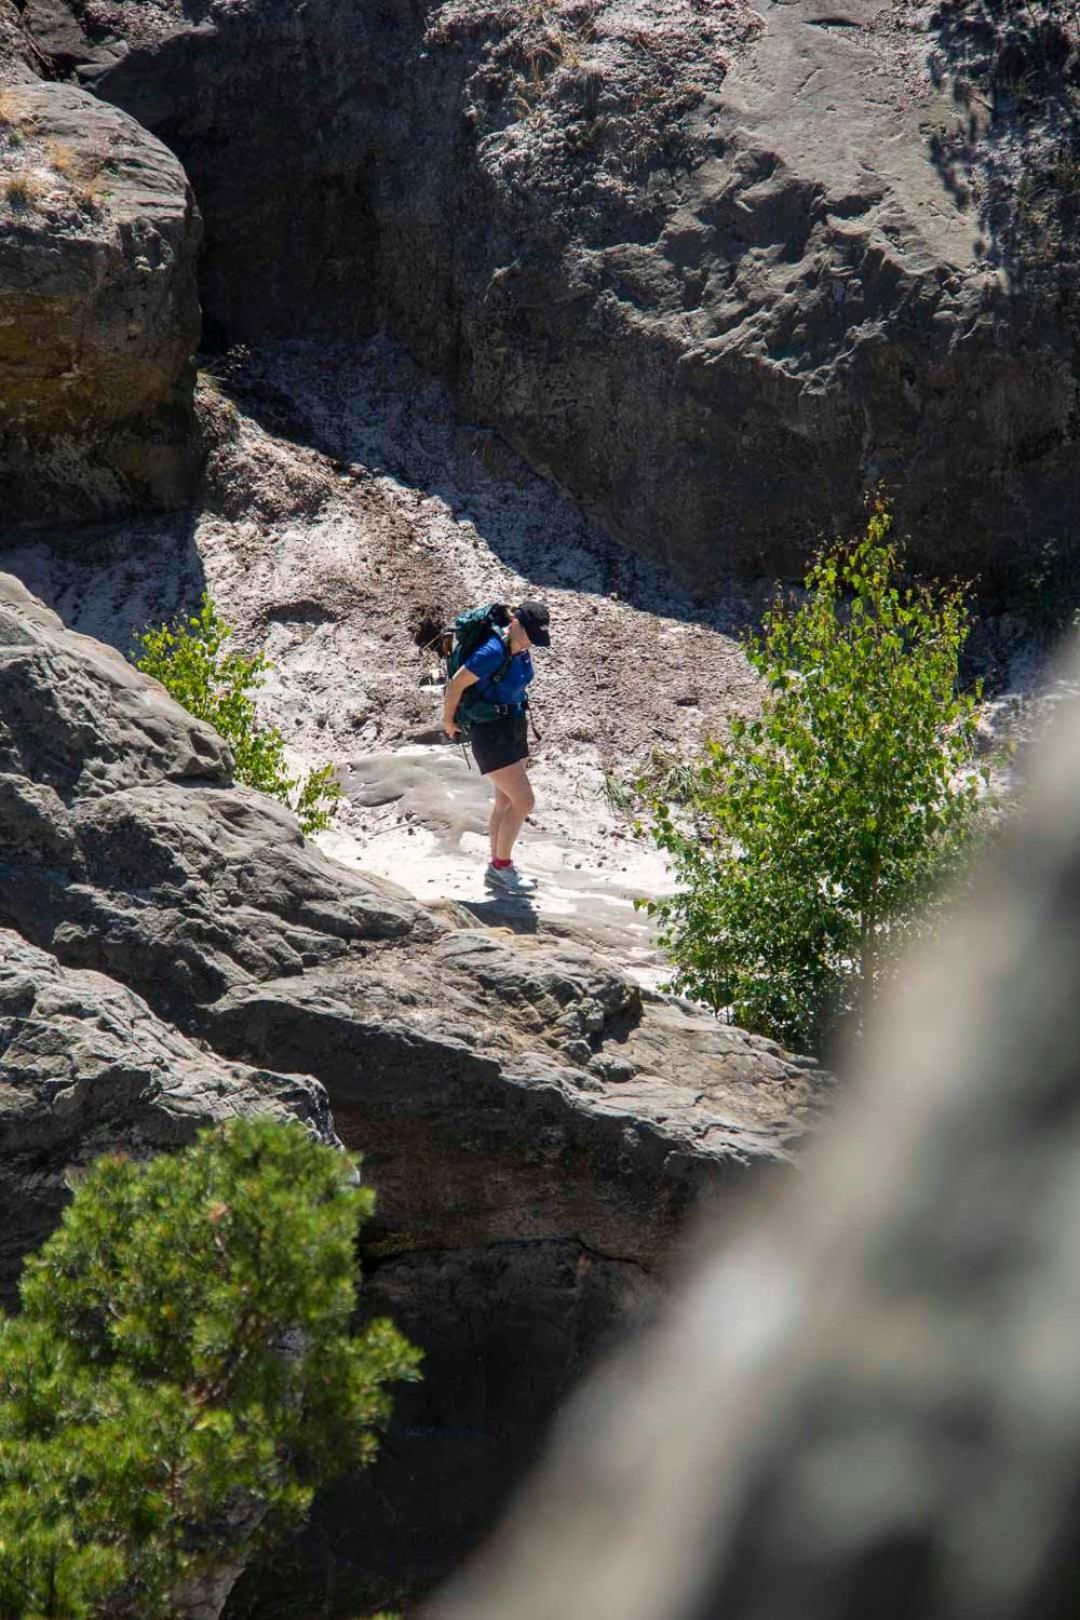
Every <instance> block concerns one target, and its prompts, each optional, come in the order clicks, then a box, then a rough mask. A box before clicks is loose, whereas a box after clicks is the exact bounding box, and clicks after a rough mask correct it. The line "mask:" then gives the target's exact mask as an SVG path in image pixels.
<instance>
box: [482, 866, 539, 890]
mask: <svg viewBox="0 0 1080 1620" xmlns="http://www.w3.org/2000/svg"><path fill="white" fill-rule="evenodd" d="M484 882H485V883H486V884H487V886H488V888H489V889H505V890H506V892H507V894H532V892H533V890H534V889H535V888H536V879H535V878H534V877H527V876H526V875H525V873H524V872H519V871H518V869H517V867H516V866H489V867H488V869H487V871H486V872H485V873H484Z"/></svg>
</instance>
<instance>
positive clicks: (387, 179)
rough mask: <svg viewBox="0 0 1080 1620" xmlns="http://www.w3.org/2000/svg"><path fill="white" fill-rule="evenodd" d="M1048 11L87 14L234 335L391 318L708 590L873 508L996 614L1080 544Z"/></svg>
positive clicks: (1072, 135) (636, 538)
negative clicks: (1014, 590)
mask: <svg viewBox="0 0 1080 1620" xmlns="http://www.w3.org/2000/svg"><path fill="white" fill-rule="evenodd" d="M1043 12H1046V13H1047V15H1048V16H1049V15H1050V14H1051V13H1053V14H1054V15H1055V16H1058V15H1062V14H1061V12H1060V8H1058V7H1055V6H1053V5H1049V4H1048V3H1047V0H1039V4H1038V5H1037V6H1036V8H1035V11H1034V12H1032V11H1031V8H1029V14H1030V17H1034V18H1035V21H1034V23H1031V24H1030V26H1029V22H1017V23H1016V24H1015V26H1014V24H1013V23H1011V22H1010V21H1009V18H1008V16H1007V15H1004V14H1002V13H1001V8H997V9H995V8H990V9H989V10H988V11H987V10H986V9H985V8H983V7H982V6H981V4H978V3H977V0H970V3H963V4H959V5H954V6H952V7H951V8H942V9H941V10H940V11H937V10H935V9H934V8H933V7H932V6H931V5H929V4H928V3H925V4H924V3H919V4H916V3H914V0H911V3H905V4H903V5H901V4H892V3H889V0H849V3H848V4H845V5H843V6H841V7H840V8H839V9H837V7H835V6H833V7H831V8H830V7H828V6H823V5H821V4H818V3H816V0H795V3H789V0H763V3H762V5H761V7H760V8H759V10H758V11H754V10H751V9H750V8H749V6H746V5H741V4H740V5H729V4H726V3H724V4H721V3H720V0H715V3H713V0H701V3H699V0H694V3H693V4H691V0H666V3H664V4H662V5H657V4H653V3H651V0H639V3H635V4H634V5H631V6H629V7H627V6H623V5H615V4H607V3H603V0H563V3H561V4H558V5H553V6H551V7H544V8H537V7H534V6H529V5H511V6H504V7H498V8H489V7H486V6H485V5H483V4H482V3H481V0H447V3H445V4H443V5H441V6H437V7H436V6H432V7H425V8H421V9H419V10H417V9H416V8H411V7H400V6H396V5H394V4H391V3H387V4H370V5H368V6H366V7H362V8H357V7H355V6H349V5H345V4H344V3H342V0H315V3H312V4H308V5H305V6H303V7H296V6H294V5H293V4H292V3H291V0H243V3H241V4H236V3H234V0H229V3H227V4H226V3H225V0H220V3H216V4H215V3H211V4H208V5H207V6H206V7H205V8H201V9H200V10H199V12H198V15H197V16H196V15H195V14H189V11H188V10H187V9H185V8H181V7H180V6H179V5H176V4H173V3H171V0H162V3H161V4H156V5H155V6H153V7H151V8H146V7H143V6H141V5H140V6H135V5H125V4H119V5H116V6H111V7H109V8H108V10H107V12H106V11H105V10H102V9H98V10H94V9H92V8H87V9H86V10H85V11H84V12H83V14H82V16H83V24H84V38H85V47H84V54H85V60H84V61H83V62H82V63H81V64H80V65H79V67H78V69H77V70H78V71H79V73H80V74H81V75H82V76H83V78H84V80H85V82H87V83H89V84H92V85H93V87H94V88H95V90H96V92H97V94H98V95H100V96H102V97H104V98H105V99H107V100H111V101H113V102H115V103H116V104H117V105H119V106H122V107H124V108H125V109H127V110H128V111H129V112H131V113H132V114H134V116H135V117H136V118H138V119H139V120H140V121H141V122H142V123H144V124H145V125H146V126H147V127H148V128H150V129H152V130H154V131H155V132H156V133H157V134H159V135H160V136H161V137H162V139H163V140H165V141H166V143H167V144H168V145H170V146H171V147H172V148H173V150H175V151H176V152H177V153H178V154H179V155H180V157H181V158H182V159H183V161H184V163H185V164H186V166H187V168H188V171H189V173H190V175H191V177H192V180H193V182H194V185H195V189H196V193H197V195H198V197H199V199H200V203H201V206H202V208H203V211H204V213H205V216H206V220H207V246H206V255H205V259H204V265H203V277H202V290H203V299H204V304H205V307H206V311H207V322H208V325H207V330H208V332H209V333H210V334H211V335H212V336H215V337H216V338H217V339H218V340H219V341H222V342H226V341H237V340H241V341H245V342H250V341H252V340H254V339H256V338H258V337H261V336H263V335H265V334H267V333H276V334H284V335H300V334H308V335H326V334H333V335H336V336H347V335H350V334H355V333H357V332H360V331H367V330H371V329H372V328H373V327H374V326H376V325H377V324H379V323H389V324H390V325H391V326H392V327H393V328H394V329H395V330H396V331H397V332H398V333H399V334H400V335H403V336H404V337H405V338H406V339H407V340H408V341H409V342H410V343H412V344H413V345H414V346H415V348H416V349H417V351H418V352H419V353H420V354H421V355H422V357H423V358H424V359H425V360H426V361H427V362H428V363H429V364H431V365H433V366H434V367H436V368H437V369H439V370H440V371H442V372H443V373H444V374H445V375H447V376H449V377H450V378H451V379H452V380H453V382H454V384H455V387H456V389H457V392H458V395H459V398H460V400H461V401H463V402H464V404H465V406H466V408H467V409H468V410H470V411H471V412H473V413H474V414H475V415H477V416H479V417H481V418H483V419H484V420H486V421H488V422H490V423H493V424H494V425H496V426H497V427H499V428H500V429H501V430H502V431H503V432H504V433H505V434H506V435H507V436H508V437H509V438H511V439H512V440H513V442H514V443H515V444H516V445H517V446H518V447H519V448H521V449H523V450H524V451H525V452H526V453H527V454H528V455H529V457H530V458H531V459H532V461H533V462H534V464H536V465H538V466H540V467H541V468H543V469H546V470H550V471H551V472H553V473H554V474H555V475H556V476H557V477H558V478H559V479H560V480H562V481H563V482H564V483H565V484H567V485H569V486H570V487H571V488H572V489H573V490H574V491H575V492H576V493H577V494H579V495H580V496H582V497H584V498H586V499H587V500H588V501H589V502H590V503H591V504H592V505H593V506H594V507H595V509H596V510H597V511H598V512H599V513H600V514H601V515H602V517H603V518H604V519H605V521H607V522H608V523H609V525H610V526H611V527H612V529H613V530H614V531H615V532H616V533H617V534H619V535H620V536H621V537H622V538H623V539H625V540H627V541H628V542H629V543H630V544H632V545H633V546H636V547H638V548H639V549H641V550H643V551H646V552H648V553H649V554H650V555H653V556H656V557H659V558H661V559H663V560H667V561H670V563H671V564H672V565H673V566H674V567H675V568H676V569H677V570H678V571H679V572H680V573H681V574H682V575H683V577H684V578H686V579H688V580H692V581H693V583H694V584H695V585H696V586H698V587H702V588H706V589H707V588H709V587H710V586H711V585H714V584H715V583H716V582H717V580H718V579H719V578H722V577H723V576H724V575H726V574H730V573H731V572H732V571H736V572H739V571H741V572H744V573H746V572H750V573H754V572H758V571H775V570H777V569H780V570H788V569H790V568H792V567H793V566H794V565H795V563H796V561H797V559H798V558H799V557H800V556H802V555H803V554H805V551H806V549H807V548H808V546H809V545H811V544H812V543H813V542H814V540H815V539H816V537H817V535H818V534H819V532H820V531H821V529H823V528H824V529H826V530H829V529H833V528H835V527H838V526H842V525H847V524H848V523H850V522H852V521H854V520H855V519H856V518H857V516H858V509H859V501H860V496H861V492H862V490H863V489H864V488H865V487H866V486H867V485H868V484H872V483H875V482H876V481H878V480H879V479H885V480H887V481H888V482H889V483H890V484H891V485H892V486H893V487H894V488H895V489H896V491H897V493H898V495H899V498H900V503H901V515H902V518H903V519H904V520H905V521H906V522H909V523H910V524H911V525H912V528H913V531H914V536H915V543H916V550H917V555H918V559H919V561H921V562H922V563H924V564H929V565H931V566H934V567H937V568H944V569H955V568H960V569H962V570H963V571H964V572H965V573H975V572H978V573H981V574H982V575H983V576H984V580H985V582H986V583H988V584H992V583H993V581H994V579H995V578H996V579H998V580H1000V579H1002V578H1005V577H1009V576H1010V574H1012V575H1015V572H1016V570H1017V568H1018V566H1020V565H1021V564H1022V563H1023V561H1024V559H1026V558H1030V557H1031V556H1032V555H1033V554H1034V553H1035V552H1036V551H1037V550H1038V549H1039V547H1040V546H1043V545H1045V544H1046V543H1051V544H1056V545H1058V546H1061V545H1063V544H1065V540H1064V537H1065V536H1066V535H1067V534H1068V533H1069V532H1070V530H1071V527H1072V525H1073V523H1074V522H1075V514H1076V499H1077V485H1076V465H1077V462H1076V457H1075V454H1074V453H1073V445H1074V439H1075V409H1074V401H1075V391H1076V378H1075V366H1074V349H1075V337H1076V330H1075V318H1074V309H1075V281H1076V278H1075V273H1074V271H1075V258H1076V254H1075V242H1076V230H1075V219H1074V217H1073V216H1074V214H1075V208H1074V207H1072V205H1071V203H1070V202H1069V198H1070V197H1071V196H1072V194H1073V191H1074V190H1075V188H1073V187H1072V181H1071V179H1070V176H1071V175H1072V174H1073V173H1074V171H1075V163H1076V156H1077V153H1076V150H1075V148H1076V142H1077V130H1078V128H1080V124H1078V121H1077V115H1076V111H1077V89H1076V73H1077V63H1078V61H1080V53H1078V42H1077V38H1076V30H1075V23H1074V22H1073V21H1072V20H1070V19H1069V18H1068V17H1065V20H1064V22H1063V23H1061V24H1060V25H1057V24H1055V25H1054V27H1055V28H1056V32H1053V30H1050V31H1049V32H1047V31H1046V30H1043V31H1040V27H1041V25H1039V23H1038V16H1041V15H1042V13H1043ZM1036 13H1038V16H1036ZM1049 26H1050V25H1049V24H1048V25H1047V28H1048V29H1049ZM30 28H31V32H33V28H34V24H33V18H32V17H31V19H30ZM1014 35H1016V36H1017V37H1016V38H1014V37H1013V36H1014ZM1029 36H1030V37H1029ZM35 37H37V38H38V39H39V42H40V43H41V44H42V45H43V46H44V44H45V36H44V35H43V34H41V33H40V31H39V33H38V35H37V36H35ZM1018 40H1019V43H1018ZM103 50H106V51H107V52H109V53H111V54H107V55H106V56H105V57H104V58H103V57H102V55H101V53H102V51H103ZM69 54H70V53H69ZM1024 63H1026V64H1027V65H1026V66H1024V65H1023V64H1024ZM1010 64H1011V65H1010ZM1010 74H1011V75H1012V77H1010V76H1009V75H1010ZM1020 85H1026V86H1027V87H1028V88H1027V91H1026V92H1022V91H1021V90H1020V89H1018V86H1020ZM1025 94H1026V95H1027V97H1028V99H1027V100H1025V99H1024V96H1025ZM1025 176H1026V179H1025ZM1025 187H1026V190H1025V189H1024V188H1025ZM1018 188H1019V189H1018ZM1070 188H1071V189H1070Z"/></svg>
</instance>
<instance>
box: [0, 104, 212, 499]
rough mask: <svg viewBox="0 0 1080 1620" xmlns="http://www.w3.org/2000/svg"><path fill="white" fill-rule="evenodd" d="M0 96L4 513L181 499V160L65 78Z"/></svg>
mask: <svg viewBox="0 0 1080 1620" xmlns="http://www.w3.org/2000/svg"><path fill="white" fill-rule="evenodd" d="M2 95H3V102H2V106H0V164H2V177H0V480H2V482H3V489H4V497H5V504H4V519H5V521H6V522H7V523H19V522H20V521H25V522H42V521H46V520H49V519H51V518H55V517H57V516H60V517H73V518H93V517H101V516H104V515H108V514H113V513H118V512H124V511H128V510H131V509H136V508H139V507H144V506H149V507H154V506H176V505H178V504H181V503H182V502H183V501H184V499H185V498H186V497H187V495H188V494H189V493H190V491H191V488H192V480H193V475H194V471H195V467H194V462H193V454H192V448H191V446H192V442H193V440H192V424H193V417H192V391H193V383H194V370H193V367H192V353H193V351H194V349H195V345H196V343H197V341H198V337H199V305H198V296H197V290H196V283H195V261H196V255H197V252H198V246H199V238H200V223H199V217H198V213H197V211H196V209H195V204H194V200H193V198H192V193H191V188H190V186H189V185H188V183H187V180H186V178H185V175H184V171H183V169H182V168H181V167H180V164H179V163H178V162H177V160H176V158H175V157H173V155H172V154H171V153H170V152H168V151H166V149H165V147H164V146H162V144H161V142H160V141H157V140H155V139H154V137H153V136H152V135H149V134H148V133H147V132H146V131H145V130H144V129H141V128H140V127H139V125H138V124H136V123H135V121H134V120H133V119H131V118H129V117H127V116H126V115H125V114H123V113H121V112H119V111H118V110H117V109H116V108H113V107H108V106H106V105H104V104H103V103H101V102H100V101H98V100H96V99H94V98H93V97H91V96H89V95H87V94H86V93H85V92H84V91H81V90H77V89H75V88H74V87H72V86H70V85H65V84H37V83H34V84H25V83H24V84H18V85H15V86H12V87H10V88H8V89H6V90H4V91H3V92H2Z"/></svg>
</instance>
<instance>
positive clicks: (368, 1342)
mask: <svg viewBox="0 0 1080 1620" xmlns="http://www.w3.org/2000/svg"><path fill="white" fill-rule="evenodd" d="M354 1182H355V1168H354V1165H353V1164H352V1162H351V1161H350V1160H349V1159H348V1158H346V1157H345V1156H344V1155H342V1154H339V1153H336V1152H334V1151H333V1150H331V1149H330V1148H326V1147H323V1146H321V1145H320V1144H319V1143H317V1142H315V1141H314V1140H312V1138H311V1137H309V1135H308V1134H307V1132H306V1131H305V1130H304V1128H303V1127H302V1126H300V1125H299V1124H296V1123H290V1124H281V1123H278V1122H276V1121H272V1120H268V1119H255V1120H237V1121H234V1122H232V1123H231V1124H230V1125H229V1126H227V1127H226V1128H224V1129H222V1130H219V1131H214V1132H204V1133H203V1134H202V1135H201V1136H200V1137H199V1139H198V1141H197V1143H196V1144H195V1146H194V1147H192V1148H190V1149H188V1150H187V1151H185V1152H183V1153H180V1154H177V1155H175V1156H167V1155H163V1156H161V1157H159V1158H157V1159H154V1160H153V1161H151V1162H150V1163H149V1164H136V1163H133V1162H131V1161H130V1160H127V1159H125V1158H122V1157H119V1156H114V1157H110V1158H104V1159H101V1160H99V1161H98V1162H97V1164H96V1165H95V1166H94V1167H93V1168H92V1169H91V1170H90V1171H89V1172H88V1174H87V1175H86V1176H85V1179H83V1180H82V1181H81V1182H80V1184H79V1185H78V1186H77V1188H76V1190H75V1196H74V1199H73V1201H72V1202H71V1204H70V1205H69V1206H68V1208H67V1210H66V1211H65V1213H64V1217H63V1220H62V1222H61V1224H60V1226H59V1228H58V1229H57V1231H56V1232H55V1233H54V1234H53V1236H52V1237H51V1238H50V1239H49V1240H48V1242H47V1243H46V1244H45V1245H44V1247H43V1248H42V1250H41V1251H40V1253H39V1254H38V1255H37V1256H36V1257H34V1258H32V1259H31V1260H30V1261H28V1263H27V1265H26V1268H25V1271H24V1275H23V1281H22V1285H21V1292H22V1301H23V1314H22V1315H21V1316H20V1317H18V1318H15V1319H6V1318H0V1617H2V1620H17V1617H18V1620H60V1617H63V1620H81V1617H83V1616H99V1615H104V1614H109V1615H131V1616H138V1617H139V1620H153V1617H156V1616H165V1615H169V1614H173V1613H175V1612H177V1608H178V1593H181V1592H182V1590H183V1587H184V1584H185V1582H188V1581H190V1580H192V1579H193V1578H196V1577H197V1576H198V1575H199V1574H200V1573H201V1572H203V1571H206V1570H208V1569H213V1568H214V1567H215V1566H216V1565H219V1564H220V1563H221V1562H222V1561H223V1559H224V1560H225V1561H232V1560H233V1559H235V1558H236V1556H237V1553H238V1550H239V1552H240V1553H241V1555H243V1554H244V1553H246V1552H248V1551H250V1550H251V1549H252V1548H254V1546H255V1545H256V1543H257V1542H258V1541H259V1540H260V1539H261V1538H264V1537H265V1536H267V1535H268V1534H271V1533H280V1531H281V1529H282V1528H283V1527H285V1526H288V1525H293V1524H296V1523H298V1522H299V1521H300V1520H301V1519H302V1518H303V1516H304V1514H305V1513H306V1512H307V1509H308V1507H309V1505H310V1502H311V1498H312V1495H313V1493H314V1491H315V1489H316V1488H317V1486H318V1485H319V1484H320V1483H322V1482H323V1481H324V1480H326V1479H328V1478H330V1477H332V1476H333V1475H335V1474H337V1473H340V1472H342V1471H343V1470H345V1469H347V1468H351V1467H356V1466H358V1465H362V1464H364V1463H367V1462H369V1461H370V1460H371V1458H372V1456H373V1454H374V1451H375V1444H376V1442H375V1435H374V1430H375V1428H376V1427H377V1426H378V1425H379V1424H380V1423H381V1422H383V1421H384V1420H385V1418H386V1417H387V1415H388V1412H389V1398H388V1396H387V1395H386V1393H385V1389H384V1386H385V1385H386V1383H387V1382H388V1381H390V1380H392V1379H401V1378H405V1379H411V1378H415V1377H416V1376H417V1371H416V1368H417V1363H418V1355H417V1352H416V1351H415V1350H413V1349H412V1348H411V1347H410V1346H409V1345H408V1344H406V1342H405V1341H404V1340H403V1339H402V1338H401V1337H400V1335H399V1334H397V1333H396V1332H395V1330H394V1328H393V1327H392V1326H391V1325H390V1323H389V1322H385V1321H378V1322H374V1323H372V1324H371V1325H370V1326H369V1327H367V1328H366V1329H365V1330H364V1331H363V1332H361V1333H359V1334H352V1333H351V1332H350V1318H351V1316H352V1313H353V1310H354V1307H355V1272H356V1261H355V1242H356V1235H357V1230H358V1227H359V1225H360V1222H361V1221H362V1220H363V1219H364V1218H365V1217H366V1216H367V1215H369V1214H370V1212H371V1209H372V1207H373V1195H372V1194H371V1192H370V1191H368V1190H367V1189H366V1188H361V1187H359V1186H357V1185H354Z"/></svg>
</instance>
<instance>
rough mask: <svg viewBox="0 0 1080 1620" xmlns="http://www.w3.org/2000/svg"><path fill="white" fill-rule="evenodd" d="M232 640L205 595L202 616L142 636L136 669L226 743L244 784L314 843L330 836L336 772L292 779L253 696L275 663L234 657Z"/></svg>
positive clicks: (281, 745) (326, 769) (324, 769)
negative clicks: (278, 807) (286, 811)
mask: <svg viewBox="0 0 1080 1620" xmlns="http://www.w3.org/2000/svg"><path fill="white" fill-rule="evenodd" d="M232 633H233V632H232V629H231V627H230V626H229V625H227V624H226V623H225V622H224V620H223V619H222V618H221V617H220V616H219V614H218V612H217V609H216V608H215V607H214V604H213V602H212V601H211V599H210V597H209V595H207V593H206V592H205V591H204V592H203V595H202V600H201V603H200V606H199V611H198V613H196V614H193V615H192V616H191V617H189V618H187V619H182V620H177V621H176V622H175V623H174V624H172V625H166V624H163V625H161V626H160V627H159V628H158V629H157V630H147V631H145V632H144V633H143V634H142V635H137V636H136V638H135V640H136V642H137V643H138V645H139V647H141V649H142V652H141V654H140V656H139V657H138V658H137V659H136V660H135V663H136V667H137V668H138V669H141V670H142V671H143V673H144V674H146V675H152V676H153V677H154V679H155V680H158V681H160V682H161V684H162V686H164V687H165V688H166V690H167V691H169V692H170V693H171V694H172V696H173V697H174V698H175V699H176V701H177V702H178V703H180V704H182V705H183V706H184V708H185V709H187V710H188V712H189V714H193V715H194V716H195V718H196V719H197V720H205V721H206V722H207V724H208V725H211V726H213V727H214V730H215V731H217V732H219V733H220V735H221V736H222V737H224V739H225V741H226V742H227V743H228V744H229V747H230V748H231V749H232V752H233V759H234V761H235V770H236V779H237V781H238V782H244V783H246V784H247V786H248V787H253V788H258V789H259V790H260V791H261V792H262V793H269V794H270V796H271V797H272V798H274V799H280V801H281V803H282V804H287V805H289V806H290V808H291V809H293V810H294V811H295V812H296V816H297V819H298V820H299V822H300V827H301V830H302V831H303V832H304V833H305V834H306V835H307V836H308V837H310V836H311V835H312V834H313V833H317V832H324V831H325V829H326V828H327V827H329V825H330V823H331V821H332V819H333V814H334V801H335V800H336V799H340V798H341V786H340V784H339V782H338V781H337V779H336V777H335V775H334V767H333V766H332V765H322V766H320V767H319V768H318V769H317V770H314V771H309V773H308V775H307V776H306V777H305V778H304V779H303V781H300V780H298V779H296V778H294V777H291V776H290V775H289V772H288V769H287V767H286V764H285V739H284V738H283V737H282V735H281V732H280V731H279V730H278V729H277V727H276V726H260V725H259V724H258V722H257V720H256V718H255V699H254V696H253V694H254V693H255V692H257V691H258V689H259V687H260V686H262V685H263V682H264V679H265V676H266V673H267V671H268V670H269V669H270V667H271V666H270V663H269V660H268V659H267V658H266V656H265V655H264V654H263V653H254V654H252V655H251V656H250V657H249V656H247V655H246V654H244V653H240V652H231V651H229V649H228V647H227V646H226V643H227V642H228V640H229V638H230V636H231V635H232Z"/></svg>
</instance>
